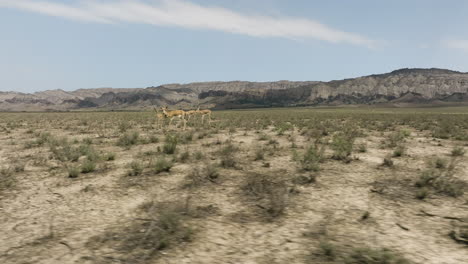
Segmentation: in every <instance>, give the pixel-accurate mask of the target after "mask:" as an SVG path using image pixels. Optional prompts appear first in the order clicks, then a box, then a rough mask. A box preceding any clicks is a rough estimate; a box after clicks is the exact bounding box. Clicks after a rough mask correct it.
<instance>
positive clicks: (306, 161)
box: [300, 145, 325, 171]
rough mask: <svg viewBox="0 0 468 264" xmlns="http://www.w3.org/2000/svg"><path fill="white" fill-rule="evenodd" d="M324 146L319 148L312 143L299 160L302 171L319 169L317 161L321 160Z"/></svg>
mask: <svg viewBox="0 0 468 264" xmlns="http://www.w3.org/2000/svg"><path fill="white" fill-rule="evenodd" d="M324 151H325V149H324V147H321V148H319V146H318V145H312V146H310V147H309V148H307V150H306V151H305V153H304V155H303V157H302V159H300V162H301V168H302V169H303V170H304V171H319V170H320V166H319V163H320V162H322V160H323V152H324Z"/></svg>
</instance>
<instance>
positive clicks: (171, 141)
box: [163, 135, 178, 154]
mask: <svg viewBox="0 0 468 264" xmlns="http://www.w3.org/2000/svg"><path fill="white" fill-rule="evenodd" d="M177 142H178V139H177V136H175V135H174V136H171V135H167V136H166V142H165V143H164V145H163V152H164V153H165V154H174V153H175V151H176V148H177Z"/></svg>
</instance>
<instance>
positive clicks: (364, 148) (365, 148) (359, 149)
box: [358, 144, 367, 153]
mask: <svg viewBox="0 0 468 264" xmlns="http://www.w3.org/2000/svg"><path fill="white" fill-rule="evenodd" d="M358 152H361V153H364V152H367V146H366V144H360V145H359V146H358Z"/></svg>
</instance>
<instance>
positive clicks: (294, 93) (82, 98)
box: [0, 68, 468, 111]
mask: <svg viewBox="0 0 468 264" xmlns="http://www.w3.org/2000/svg"><path fill="white" fill-rule="evenodd" d="M352 104H366V105H393V106H404V105H414V104H425V105H440V104H468V73H464V72H459V71H452V70H447V69H440V68H430V69H424V68H403V69H398V70H394V71H392V72H389V73H383V74H373V75H367V76H362V77H357V78H348V79H342V80H332V81H328V82H325V81H285V80H282V81H276V82H248V81H229V82H220V81H213V82H194V83H186V84H179V83H172V84H163V85H159V86H151V87H147V88H94V89H93V88H91V89H78V90H75V91H64V90H61V89H57V90H46V91H39V92H35V93H31V94H28V93H19V92H0V110H2V111H47V110H53V111H67V110H78V109H91V110H92V109H104V110H118V109H122V110H124V109H132V110H138V109H144V108H147V107H151V106H162V105H168V106H172V107H174V108H183V109H190V108H194V107H195V106H199V105H200V106H203V107H207V108H214V109H226V108H250V107H273V106H275V107H278V106H279V107H281V106H304V105H333V106H337V105H352Z"/></svg>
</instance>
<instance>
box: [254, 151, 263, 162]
mask: <svg viewBox="0 0 468 264" xmlns="http://www.w3.org/2000/svg"><path fill="white" fill-rule="evenodd" d="M264 158H265V156H264V152H263V149H262V148H258V149H257V150H256V151H255V158H254V160H255V161H257V160H263V159H264Z"/></svg>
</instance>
